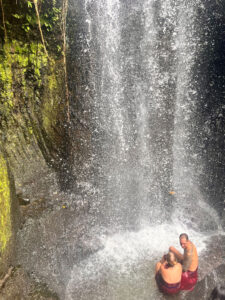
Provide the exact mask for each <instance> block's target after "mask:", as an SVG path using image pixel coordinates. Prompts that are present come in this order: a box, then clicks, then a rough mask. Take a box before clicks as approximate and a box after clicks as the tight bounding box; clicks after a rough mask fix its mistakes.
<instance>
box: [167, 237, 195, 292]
mask: <svg viewBox="0 0 225 300" xmlns="http://www.w3.org/2000/svg"><path fill="white" fill-rule="evenodd" d="M179 239H180V245H181V247H182V248H183V249H184V254H181V253H180V252H179V251H178V250H177V249H176V248H174V247H173V246H171V247H170V248H169V250H170V251H171V252H172V253H174V254H175V256H176V258H177V260H178V261H179V262H180V263H181V264H182V269H183V272H182V278H181V287H180V289H181V290H188V291H192V290H193V289H194V286H195V284H196V283H197V280H198V253H197V249H196V247H195V245H194V244H193V243H192V242H191V241H190V240H189V238H188V235H187V234H186V233H182V234H181V235H180V237H179Z"/></svg>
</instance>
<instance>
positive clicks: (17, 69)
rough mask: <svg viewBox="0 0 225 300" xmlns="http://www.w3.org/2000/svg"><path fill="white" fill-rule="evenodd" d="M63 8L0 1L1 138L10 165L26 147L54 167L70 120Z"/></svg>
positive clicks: (41, 1)
mask: <svg viewBox="0 0 225 300" xmlns="http://www.w3.org/2000/svg"><path fill="white" fill-rule="evenodd" d="M62 4H63V3H61V2H60V1H56V0H52V1H48V0H33V1H29V0H23V1H17V0H10V1H8V0H7V1H6V0H0V5H1V10H0V11H1V20H2V24H0V25H1V27H0V34H1V35H0V36H1V50H0V116H1V121H0V134H1V140H2V141H3V143H4V146H5V149H6V151H7V153H8V156H9V158H10V157H11V158H12V159H11V162H15V161H16V160H17V156H18V154H19V156H20V154H21V153H24V155H26V152H27V151H26V145H29V144H31V143H37V144H38V147H39V148H40V150H41V153H42V154H43V156H44V158H45V159H46V161H47V162H48V163H49V164H50V165H53V166H54V161H55V160H57V159H58V158H59V157H60V156H61V152H62V151H63V150H62V149H63V146H62V137H63V136H64V135H65V132H64V131H65V126H63V125H62V124H64V123H65V120H66V119H68V118H69V116H68V92H67V84H66V80H65V78H66V76H65V75H66V66H65V63H66V60H65V45H64V43H65V38H64V37H65V34H64V33H65V32H64V31H65V5H64V4H63V5H62ZM63 50H64V52H63ZM55 163H56V164H57V162H56V161H55ZM12 164H13V163H12Z"/></svg>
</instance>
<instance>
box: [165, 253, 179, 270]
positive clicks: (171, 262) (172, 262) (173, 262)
mask: <svg viewBox="0 0 225 300" xmlns="http://www.w3.org/2000/svg"><path fill="white" fill-rule="evenodd" d="M172 257H173V258H174V259H172ZM166 261H167V264H168V265H169V266H170V267H173V266H174V265H176V263H177V259H176V256H175V255H174V254H173V253H172V252H169V253H168V254H167V255H166Z"/></svg>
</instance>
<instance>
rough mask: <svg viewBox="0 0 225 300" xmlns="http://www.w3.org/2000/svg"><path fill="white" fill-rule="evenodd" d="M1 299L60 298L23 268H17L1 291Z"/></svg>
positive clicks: (34, 299) (56, 299) (31, 299)
mask: <svg viewBox="0 0 225 300" xmlns="http://www.w3.org/2000/svg"><path fill="white" fill-rule="evenodd" d="M0 299H4V300H6V299H7V300H21V299H26V300H47V299H48V300H59V297H58V295H57V294H56V293H55V292H52V291H51V290H50V289H49V287H48V286H47V285H46V284H45V283H41V282H36V281H35V280H34V279H32V278H31V277H30V276H29V274H28V273H27V272H26V271H25V270H24V269H23V268H20V267H17V268H15V270H14V271H13V272H12V275H11V277H10V278H9V279H8V280H7V282H6V284H5V286H4V287H3V288H2V290H1V291H0Z"/></svg>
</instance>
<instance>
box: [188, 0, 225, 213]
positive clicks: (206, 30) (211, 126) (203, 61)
mask: <svg viewBox="0 0 225 300" xmlns="http://www.w3.org/2000/svg"><path fill="white" fill-rule="evenodd" d="M204 2H205V3H204V5H205V10H204V11H201V12H200V11H199V14H198V24H197V27H198V31H199V44H201V51H200V53H199V56H198V57H197V58H196V62H195V67H194V81H195V82H196V89H197V91H198V103H197V115H196V117H195V121H194V125H195V128H196V129H197V130H193V138H192V140H193V143H194V144H195V145H196V151H197V152H198V153H199V154H200V157H201V159H202V161H203V169H202V171H201V176H200V181H201V189H202V190H201V192H202V193H203V195H204V198H205V199H206V200H207V201H208V202H209V203H210V205H211V206H212V207H214V208H215V209H216V210H217V211H218V212H219V214H220V216H222V213H223V209H224V196H225V189H224V180H225V178H224V174H225V155H224V151H225V139H224V132H225V98H224V93H225V68H224V65H225V35H224V31H225V6H224V2H223V1H217V2H214V1H210V2H208V1H204Z"/></svg>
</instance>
